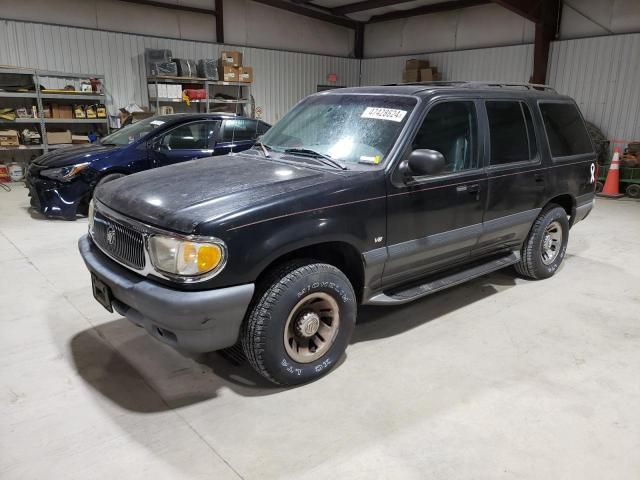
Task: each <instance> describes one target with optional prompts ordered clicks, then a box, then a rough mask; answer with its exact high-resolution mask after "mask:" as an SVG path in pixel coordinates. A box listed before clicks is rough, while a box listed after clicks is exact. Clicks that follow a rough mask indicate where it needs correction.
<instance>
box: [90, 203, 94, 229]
mask: <svg viewBox="0 0 640 480" xmlns="http://www.w3.org/2000/svg"><path fill="white" fill-rule="evenodd" d="M93 208H94V207H93V199H91V201H90V202H89V235H93Z"/></svg>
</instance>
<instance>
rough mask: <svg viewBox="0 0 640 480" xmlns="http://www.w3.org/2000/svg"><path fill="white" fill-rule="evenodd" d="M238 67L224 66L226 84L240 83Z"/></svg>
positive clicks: (223, 76)
mask: <svg viewBox="0 0 640 480" xmlns="http://www.w3.org/2000/svg"><path fill="white" fill-rule="evenodd" d="M239 70H240V69H239V68H238V67H232V66H229V65H223V66H222V80H223V81H225V82H237V81H238V73H239Z"/></svg>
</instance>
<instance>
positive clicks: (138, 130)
mask: <svg viewBox="0 0 640 480" xmlns="http://www.w3.org/2000/svg"><path fill="white" fill-rule="evenodd" d="M163 124H164V121H162V120H159V119H157V118H153V117H151V118H145V119H144V120H140V121H139V122H136V123H132V124H131V125H128V126H126V127H124V128H121V129H120V130H118V131H117V132H114V133H112V134H111V135H107V136H106V137H104V138H103V139H102V140H100V143H101V144H103V145H128V144H130V143H133V142H135V141H136V140H139V139H141V138H142V137H144V136H145V135H147V134H148V133H151V132H152V131H153V130H155V129H156V128H158V127H159V126H161V125H163Z"/></svg>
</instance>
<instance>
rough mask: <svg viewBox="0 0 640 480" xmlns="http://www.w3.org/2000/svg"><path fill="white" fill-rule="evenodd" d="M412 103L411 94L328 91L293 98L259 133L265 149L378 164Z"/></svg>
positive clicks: (413, 102) (407, 115)
mask: <svg viewBox="0 0 640 480" xmlns="http://www.w3.org/2000/svg"><path fill="white" fill-rule="evenodd" d="M415 105H416V100H415V99H414V98H412V97H404V96H395V95H388V96H382V95H349V94H328V95H318V96H313V97H309V98H307V99H306V100H303V101H302V102H301V103H299V104H298V105H297V106H296V107H295V108H294V109H293V110H291V111H290V112H289V113H288V114H287V115H285V116H284V118H283V119H282V120H280V121H279V122H278V123H277V124H276V125H274V126H273V127H271V129H270V130H269V131H268V132H267V133H265V134H264V136H263V137H262V139H261V140H262V142H263V143H264V144H265V145H266V146H268V147H269V148H270V149H273V150H276V151H279V152H285V151H290V152H291V153H294V154H295V153H299V154H307V155H308V154H309V153H313V152H316V153H317V154H321V155H324V156H327V157H330V158H331V159H334V160H339V161H340V162H342V163H345V164H356V163H359V164H363V165H380V164H382V163H384V161H385V159H386V156H387V154H388V153H389V151H390V150H391V147H392V146H393V144H394V143H395V141H396V138H397V137H398V135H399V134H400V131H401V130H402V127H404V125H405V123H406V122H407V119H408V118H409V115H410V114H411V111H412V110H413V108H414V107H415Z"/></svg>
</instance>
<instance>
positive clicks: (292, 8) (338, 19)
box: [253, 0, 359, 30]
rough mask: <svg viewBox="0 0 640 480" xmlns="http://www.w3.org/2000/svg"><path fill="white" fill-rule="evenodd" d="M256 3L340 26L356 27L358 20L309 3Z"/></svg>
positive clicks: (271, 0) (279, 0)
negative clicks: (314, 6) (328, 11)
mask: <svg viewBox="0 0 640 480" xmlns="http://www.w3.org/2000/svg"><path fill="white" fill-rule="evenodd" d="M253 1H254V2H257V3H262V4H264V5H268V6H270V7H275V8H280V9H282V10H287V11H288V12H291V13H297V14H298V15H304V16H305V17H310V18H315V19H316V20H321V21H323V22H328V23H333V24H334V25H340V26H341V27H347V28H353V29H354V30H355V29H356V27H357V25H358V23H359V22H356V21H355V20H352V19H350V18H347V17H343V16H339V15H333V14H331V13H326V12H325V11H324V10H321V9H318V8H312V7H311V5H310V4H307V5H309V6H306V5H303V4H300V3H293V2H287V1H285V0H253Z"/></svg>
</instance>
